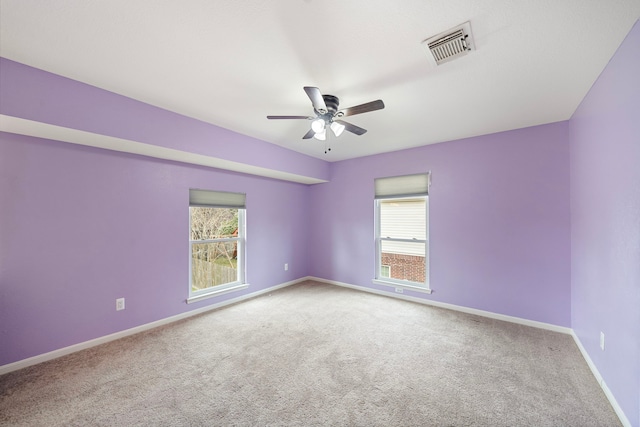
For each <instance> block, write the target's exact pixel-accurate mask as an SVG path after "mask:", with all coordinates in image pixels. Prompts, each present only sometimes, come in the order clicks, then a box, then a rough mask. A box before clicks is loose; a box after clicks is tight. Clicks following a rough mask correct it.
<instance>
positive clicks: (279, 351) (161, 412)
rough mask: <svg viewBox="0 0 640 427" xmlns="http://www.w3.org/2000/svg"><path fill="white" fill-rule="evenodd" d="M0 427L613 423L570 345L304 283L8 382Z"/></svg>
mask: <svg viewBox="0 0 640 427" xmlns="http://www.w3.org/2000/svg"><path fill="white" fill-rule="evenodd" d="M0 425H11V426H13V425H16V426H137V425H144V426H277V425H299V426H302V425H304V426H325V425H331V426H346V425H349V426H581V427H584V426H617V425H620V423H619V421H618V419H617V417H616V415H615V413H614V412H613V409H612V408H611V406H610V405H609V403H608V401H607V400H606V398H605V396H604V394H603V393H602V391H601V390H600V388H599V386H598V384H597V383H596V380H595V379H594V377H593V376H592V374H591V373H590V371H589V369H588V367H587V365H586V363H585V361H584V359H583V358H582V356H581V355H580V353H579V351H578V348H577V347H576V345H575V343H574V342H573V340H572V338H571V337H570V336H568V335H564V334H559V333H554V332H549V331H544V330H540V329H534V328H529V327H525V326H520V325H515V324H510V323H505V322H500V321H496V320H491V319H486V318H482V317H477V316H472V315H466V314H462V313H457V312H453V311H448V310H443V309H438V308H432V307H428V306H424V305H421V304H415V303H411V302H406V301H401V300H397V299H392V298H386V297H382V296H377V295H372V294H367V293H362V292H358V291H354V290H350V289H344V288H339V287H335V286H331V285H325V284H318V283H312V282H305V283H302V284H299V285H295V286H292V287H288V288H285V289H282V290H279V291H275V292H273V293H272V294H269V295H264V296H262V297H258V298H255V299H253V300H250V301H246V302H243V303H241V304H237V305H234V306H229V307H226V308H222V309H220V310H216V311H212V312H209V313H207V314H203V315H200V316H197V317H194V318H191V319H188V320H184V321H181V322H177V323H174V324H171V325H168V326H165V327H161V328H158V329H154V330H152V331H149V332H145V333H141V334H138V335H135V336H132V337H128V338H124V339H121V340H118V341H114V342H111V343H108V344H104V345H102V346H99V347H95V348H92V349H89V350H85V351H82V352H79V353H75V354H72V355H69V356H66V357H63V358H60V359H57V360H54V361H51V362H47V363H43V364H40V365H37V366H33V367H30V368H26V369H23V370H21V371H16V372H12V373H10V374H7V375H4V376H2V377H0Z"/></svg>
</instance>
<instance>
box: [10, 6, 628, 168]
mask: <svg viewBox="0 0 640 427" xmlns="http://www.w3.org/2000/svg"><path fill="white" fill-rule="evenodd" d="M639 17H640V0H518V1H514V0H484V1H479V0H449V1H443V0H395V1H389V0H366V1H365V0H346V1H345V0H341V1H338V0H279V1H277V0H273V1H259V0H228V1H222V0H180V1H178V0H136V1H131V0H109V1H106V0H105V1H86V0H48V1H46V0H40V1H38V0H29V1H25V0H0V56H3V57H5V58H8V59H11V60H14V61H18V62H21V63H24V64H27V65H31V66H34V67H37V68H41V69H44V70H47V71H51V72H53V73H56V74H60V75H63V76H66V77H70V78H72V79H75V80H79V81H82V82H85V83H88V84H91V85H94V86H97V87H100V88H104V89H106V90H109V91H112V92H116V93H119V94H122V95H126V96H129V97H131V98H134V99H138V100H140V101H144V102H147V103H149V104H153V105H156V106H159V107H162V108H165V109H168V110H171V111H175V112H177V113H181V114H184V115H187V116H190V117H194V118H197V119H200V120H203V121H206V122H209V123H213V124H216V125H218V126H222V127H225V128H228V129H231V130H234V131H236V132H239V133H242V134H245V135H249V136H252V137H255V138H259V139H262V140H264V141H268V142H270V143H273V144H277V145H280V146H283V147H286V148H289V149H291V150H295V151H298V152H301V153H304V154H308V155H311V156H314V157H318V158H321V159H324V160H328V161H337V160H343V159H348V158H355V157H361V156H366V155H371V154H376V153H381V152H387V151H395V150H398V149H403V148H409V147H415V146H420V145H425V144H432V143H436V142H442V141H448V140H454V139H459V138H465V137H470V136H476V135H483V134H488V133H493V132H499V131H504V130H510V129H517V128H522V127H527V126H533V125H539V124H544V123H551V122H557V121H561V120H567V119H569V118H570V117H571V115H572V114H573V112H574V111H575V109H576V108H577V106H578V105H579V103H580V102H581V101H582V99H583V97H584V96H585V94H586V93H587V91H588V90H589V88H590V87H591V85H592V84H593V82H594V81H595V79H596V78H597V77H598V75H599V74H600V72H601V71H602V70H603V68H604V67H605V66H606V64H607V62H608V61H609V59H610V58H611V56H612V55H613V54H614V52H615V50H616V49H617V47H618V46H619V45H620V43H621V42H622V40H623V39H624V37H625V36H626V34H627V33H628V32H629V30H630V29H631V27H632V26H633V24H634V23H635V21H636V20H637V19H638V18H639ZM465 21H470V22H471V28H472V32H473V38H474V40H475V46H476V50H475V51H473V52H471V53H469V54H468V55H466V56H464V57H462V58H460V59H457V60H455V61H453V62H449V63H446V64H444V65H441V66H439V67H435V66H432V65H431V64H430V63H429V61H428V60H427V57H426V55H427V54H426V52H425V50H424V48H423V46H422V45H421V42H422V41H423V40H425V39H427V38H429V37H431V36H433V35H436V34H438V33H440V32H442V31H445V30H448V29H449V28H452V27H454V26H457V25H459V24H462V23H463V22H465ZM303 86H317V87H319V88H320V89H321V91H322V92H323V93H324V94H332V95H336V96H338V97H339V98H340V106H341V107H349V106H353V105H358V104H361V103H364V102H368V101H372V100H375V99H382V100H383V101H384V103H385V105H386V108H385V109H384V110H380V111H375V112H370V113H366V114H362V115H357V116H352V117H348V118H347V119H346V120H347V121H349V122H351V123H353V124H355V125H358V126H360V127H364V128H366V129H368V132H367V133H366V134H365V135H362V136H356V135H353V134H349V133H348V132H345V133H344V134H343V135H342V136H340V138H337V139H336V138H335V137H333V135H329V136H328V138H327V143H328V144H329V146H330V147H331V148H332V151H331V152H330V153H329V154H325V153H324V151H325V144H324V143H323V142H320V141H317V140H315V139H311V140H302V139H301V138H302V136H303V135H304V134H305V133H306V132H307V130H308V129H309V122H308V121H304V120H287V121H284V120H278V121H270V120H267V119H266V116H267V115H311V114H312V113H313V109H312V107H311V102H310V101H309V98H307V96H306V94H305V93H304V91H303V89H302V88H303Z"/></svg>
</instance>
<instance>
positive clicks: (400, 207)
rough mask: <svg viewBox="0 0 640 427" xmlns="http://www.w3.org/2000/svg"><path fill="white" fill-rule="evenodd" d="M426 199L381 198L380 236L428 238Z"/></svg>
mask: <svg viewBox="0 0 640 427" xmlns="http://www.w3.org/2000/svg"><path fill="white" fill-rule="evenodd" d="M426 209H427V204H426V202H425V199H403V200H380V237H383V238H384V237H391V238H395V239H418V240H426V238H427V222H426V214H427V210H426Z"/></svg>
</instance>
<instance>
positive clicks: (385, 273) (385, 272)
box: [380, 265, 391, 277]
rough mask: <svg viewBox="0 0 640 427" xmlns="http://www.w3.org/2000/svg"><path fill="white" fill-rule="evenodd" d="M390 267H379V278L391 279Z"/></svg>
mask: <svg viewBox="0 0 640 427" xmlns="http://www.w3.org/2000/svg"><path fill="white" fill-rule="evenodd" d="M390 271H391V267H389V266H388V265H381V266H380V277H391V273H390Z"/></svg>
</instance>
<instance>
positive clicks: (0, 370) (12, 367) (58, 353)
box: [0, 276, 632, 427]
mask: <svg viewBox="0 0 640 427" xmlns="http://www.w3.org/2000/svg"><path fill="white" fill-rule="evenodd" d="M306 280H313V281H316V282H321V283H327V284H330V285H336V286H342V287H345V288H351V289H356V290H358V291H364V292H369V293H373V294H377V295H383V296H387V297H392V298H398V299H402V300H406V301H411V302H417V303H419V304H425V305H431V306H435V307H440V308H446V309H449V310H455V311H460V312H463V313H468V314H475V315H477V316H483V317H488V318H491V319H496V320H502V321H505V322H511V323H517V324H520V325H525V326H531V327H534V328H540V329H546V330H550V331H554V332H561V333H565V334H569V335H571V336H572V337H573V339H574V341H575V343H576V345H577V346H578V349H580V353H582V357H584V360H585V361H586V362H587V365H588V366H589V369H591V373H592V374H593V376H594V377H595V378H596V381H598V384H600V387H602V390H603V392H604V394H605V396H606V397H607V399H608V400H609V402H610V403H611V406H612V407H613V410H614V411H615V413H616V415H618V418H619V419H620V422H621V423H622V425H623V426H624V427H632V426H631V422H630V421H629V419H628V418H627V417H626V415H625V413H624V412H623V411H622V408H620V405H618V402H617V401H616V399H615V397H614V396H613V394H612V393H611V390H609V387H607V385H606V383H605V382H604V380H603V378H602V375H600V372H599V371H598V368H596V366H595V365H594V364H593V361H592V360H591V358H590V357H589V354H588V353H587V351H586V350H585V348H584V347H583V345H582V343H581V342H580V339H579V338H578V336H577V335H576V334H575V332H574V331H573V329H571V328H567V327H563V326H557V325H552V324H550V323H544V322H538V321H535V320H528V319H522V318H519V317H513V316H507V315H504V314H497V313H492V312H490V311H484V310H478V309H475V308H469V307H464V306H459V305H454V304H447V303H442V302H438V301H431V300H425V299H421V298H416V297H411V296H407V295H401V294H396V293H394V292H385V291H379V290H377V289H371V288H367V287H364V286H357V285H351V284H349V283H343V282H337V281H335V280H327V279H322V278H320V277H313V276H306V277H302V278H299V279H296V280H292V281H290V282H285V283H281V284H279V285H275V286H272V287H270V288H267V289H262V290H259V291H256V292H252V293H250V294H247V295H242V296H239V297H237V298H232V299H230V300H226V301H222V302H219V303H216V304H212V305H208V306H206V307H202V308H198V309H196V310H191V311H187V312H185V313H180V314H177V315H175V316H171V317H167V318H165V319H160V320H157V321H155V322H151V323H146V324H144V325H140V326H136V327H134V328H131V329H126V330H124V331H120V332H116V333H113V334H110V335H105V336H103V337H99V338H95V339H92V340H89V341H85V342H82V343H78V344H74V345H71V346H68V347H64V348H61V349H58V350H54V351H50V352H48V353H44V354H40V355H37V356H33V357H30V358H28V359H23V360H19V361H17V362H13V363H9V364H6V365H2V366H0V375H3V374H7V373H9V372H12V371H17V370H18V369H23V368H26V367H28V366H32V365H37V364H38V363H42V362H46V361H49V360H53V359H57V358H59V357H62V356H66V355H68V354H71V353H75V352H78V351H81V350H85V349H88V348H91V347H95V346H98V345H100V344H105V343H108V342H110V341H115V340H117V339H120V338H124V337H127V336H130V335H134V334H138V333H140V332H144V331H147V330H149V329H153V328H157V327H159V326H163V325H167V324H169V323H172V322H176V321H178V320H182V319H186V318H188V317H191V316H196V315H198V314H201V313H205V312H207V311H211V310H215V309H217V308H220V307H224V306H227V305H231V304H235V303H238V302H241V301H244V300H247V299H251V298H255V297H257V296H260V295H263V294H266V293H269V292H273V291H275V290H277V289H281V288H285V287H287V286H291V285H295V284H297V283H300V282H304V281H306Z"/></svg>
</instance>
